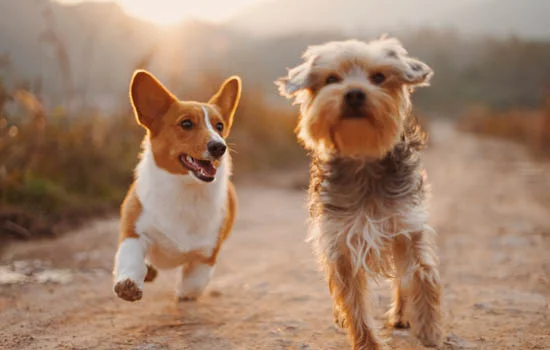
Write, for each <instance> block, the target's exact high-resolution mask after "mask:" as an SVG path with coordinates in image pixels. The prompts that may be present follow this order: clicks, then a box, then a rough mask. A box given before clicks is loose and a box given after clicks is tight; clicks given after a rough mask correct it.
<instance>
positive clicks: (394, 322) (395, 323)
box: [386, 313, 411, 329]
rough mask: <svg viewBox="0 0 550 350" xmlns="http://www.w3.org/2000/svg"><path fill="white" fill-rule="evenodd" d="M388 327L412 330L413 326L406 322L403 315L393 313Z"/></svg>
mask: <svg viewBox="0 0 550 350" xmlns="http://www.w3.org/2000/svg"><path fill="white" fill-rule="evenodd" d="M386 327H388V328H395V329H409V328H411V324H410V323H409V321H406V320H405V319H404V318H403V316H402V315H399V314H395V313H393V314H391V315H390V317H389V318H388V321H387V322H386Z"/></svg>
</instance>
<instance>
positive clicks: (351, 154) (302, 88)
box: [277, 37, 441, 350]
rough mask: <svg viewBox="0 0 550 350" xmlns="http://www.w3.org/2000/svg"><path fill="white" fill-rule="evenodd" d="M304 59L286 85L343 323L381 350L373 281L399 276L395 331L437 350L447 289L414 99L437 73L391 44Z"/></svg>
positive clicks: (358, 340) (347, 45)
mask: <svg viewBox="0 0 550 350" xmlns="http://www.w3.org/2000/svg"><path fill="white" fill-rule="evenodd" d="M303 59H304V62H303V63H302V64H300V65H299V66H297V67H295V68H293V69H291V70H290V71H289V73H288V76H287V77H284V78H282V79H280V80H279V81H277V84H278V86H279V91H280V93H281V94H282V95H283V96H286V97H289V98H295V101H296V102H297V103H299V104H300V112H301V117H300V121H299V124H298V128H297V134H298V138H299V139H300V141H301V142H302V143H303V144H304V146H305V148H306V149H308V150H309V151H310V152H311V154H312V164H311V174H310V176H311V178H310V188H309V197H310V203H309V209H310V219H311V220H310V221H311V222H310V239H311V241H312V242H313V244H314V247H315V251H316V253H317V255H318V256H319V259H320V261H321V263H322V265H323V267H324V268H325V270H326V274H327V278H328V284H329V289H330V292H331V295H332V297H333V299H334V316H335V321H336V322H337V323H338V324H339V325H340V326H342V327H344V326H347V327H348V328H349V332H350V336H351V338H352V343H353V346H354V349H361V350H366V349H380V348H381V346H382V345H381V341H380V340H379V339H378V337H377V335H376V331H375V328H374V326H373V323H372V315H371V314H372V312H371V311H370V309H369V304H368V301H367V297H368V289H369V284H370V281H369V279H368V278H367V277H371V278H376V277H379V276H383V277H393V278H394V281H395V282H394V286H395V287H394V290H395V297H394V305H393V308H392V310H390V312H389V316H390V317H389V319H390V320H389V321H390V324H391V325H392V326H394V327H408V326H409V325H410V326H411V327H412V331H413V333H414V334H415V335H416V336H417V337H418V338H419V339H420V341H421V342H422V343H423V344H424V345H427V346H437V345H438V344H439V343H440V340H441V327H440V322H441V315H440V294H441V287H440V282H439V274H438V270H437V263H438V259H437V256H436V254H435V251H434V249H435V244H434V242H433V235H434V232H433V230H432V229H431V228H430V227H429V226H428V225H427V221H428V210H427V208H426V205H425V200H426V196H427V192H428V188H427V187H428V185H427V183H426V176H425V172H424V170H423V168H422V165H421V163H420V157H419V156H420V154H419V151H420V149H421V148H422V146H423V144H424V134H423V133H422V132H421V131H420V128H419V127H418V125H417V124H416V122H415V120H414V119H413V118H412V117H411V116H410V111H411V102H410V98H409V95H410V92H411V90H412V88H413V87H416V86H424V85H428V83H429V80H430V78H431V76H432V70H431V69H430V67H428V66H427V65H426V64H425V63H423V62H421V61H419V60H416V59H413V58H411V57H409V56H408V54H407V51H406V50H405V49H404V48H403V46H402V45H401V43H400V42H399V41H398V40H396V39H393V38H384V37H383V38H381V39H379V40H375V41H372V42H369V43H365V42H361V41H357V40H348V41H340V42H329V43H326V44H324V45H318V46H311V47H309V48H308V49H307V51H306V52H305V54H304V56H303Z"/></svg>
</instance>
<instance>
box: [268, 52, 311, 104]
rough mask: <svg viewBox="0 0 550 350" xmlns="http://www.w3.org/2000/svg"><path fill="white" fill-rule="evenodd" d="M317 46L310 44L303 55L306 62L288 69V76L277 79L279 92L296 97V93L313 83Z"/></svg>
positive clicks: (282, 94)
mask: <svg viewBox="0 0 550 350" xmlns="http://www.w3.org/2000/svg"><path fill="white" fill-rule="evenodd" d="M316 50H317V46H310V47H308V49H307V50H306V52H305V53H304V54H303V55H302V58H303V59H304V61H305V62H304V63H302V64H300V65H298V66H296V67H294V68H292V69H289V70H288V74H287V76H286V77H282V78H279V79H277V80H276V81H275V85H277V87H278V89H279V94H281V96H284V97H286V98H292V97H296V95H297V94H298V93H299V92H300V91H302V90H304V89H306V88H307V87H308V86H309V85H310V84H311V81H310V80H311V70H312V67H313V64H314V63H315V60H316V59H317V53H316Z"/></svg>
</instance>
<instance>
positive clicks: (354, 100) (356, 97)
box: [344, 89, 367, 108]
mask: <svg viewBox="0 0 550 350" xmlns="http://www.w3.org/2000/svg"><path fill="white" fill-rule="evenodd" d="M344 98H345V100H346V103H347V104H348V106H350V107H352V108H359V107H362V106H363V104H365V101H366V100H367V95H366V94H365V93H364V92H363V91H362V90H359V89H354V90H350V91H348V92H347V93H346V94H345V96H344Z"/></svg>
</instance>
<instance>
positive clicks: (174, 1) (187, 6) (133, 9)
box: [54, 0, 269, 25]
mask: <svg viewBox="0 0 550 350" xmlns="http://www.w3.org/2000/svg"><path fill="white" fill-rule="evenodd" d="M54 1H57V2H59V3H65V4H75V3H80V2H86V1H103V2H109V1H112V2H117V3H119V4H120V5H121V6H122V8H123V9H124V11H126V12H127V13H128V14H129V15H131V16H134V17H137V18H140V19H143V20H146V21H150V22H153V23H156V24H160V25H170V24H173V23H176V22H179V21H181V20H185V19H190V18H197V19H202V20H206V21H212V22H221V21H224V20H227V19H229V18H231V17H232V16H234V15H235V14H237V13H238V12H241V11H242V10H244V9H245V8H246V7H249V6H252V5H255V4H257V3H260V2H265V1H269V0H54Z"/></svg>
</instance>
